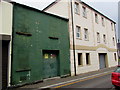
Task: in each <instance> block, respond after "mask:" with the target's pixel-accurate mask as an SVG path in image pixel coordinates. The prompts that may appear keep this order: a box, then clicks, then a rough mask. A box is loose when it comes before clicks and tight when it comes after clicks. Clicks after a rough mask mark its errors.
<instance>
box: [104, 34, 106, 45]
mask: <svg viewBox="0 0 120 90" xmlns="http://www.w3.org/2000/svg"><path fill="white" fill-rule="evenodd" d="M103 42H104V43H105V44H106V35H105V34H104V35H103Z"/></svg>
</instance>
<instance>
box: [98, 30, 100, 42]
mask: <svg viewBox="0 0 120 90" xmlns="http://www.w3.org/2000/svg"><path fill="white" fill-rule="evenodd" d="M97 42H98V43H100V33H99V32H97Z"/></svg>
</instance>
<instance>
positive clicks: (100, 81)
mask: <svg viewBox="0 0 120 90" xmlns="http://www.w3.org/2000/svg"><path fill="white" fill-rule="evenodd" d="M61 88H109V89H110V90H115V89H114V86H113V85H112V84H111V74H107V75H104V76H100V77H97V78H93V79H89V80H84V81H81V82H78V83H74V84H70V85H66V86H63V87H61Z"/></svg>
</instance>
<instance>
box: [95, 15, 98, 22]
mask: <svg viewBox="0 0 120 90" xmlns="http://www.w3.org/2000/svg"><path fill="white" fill-rule="evenodd" d="M95 22H96V23H98V15H97V14H95Z"/></svg>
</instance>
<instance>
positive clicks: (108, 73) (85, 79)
mask: <svg viewBox="0 0 120 90" xmlns="http://www.w3.org/2000/svg"><path fill="white" fill-rule="evenodd" d="M110 73H111V72H109V73H105V74H102V75H98V76H94V77H90V78H86V79H83V80H79V81H75V82H72V83H67V84H64V85H60V86H56V87H53V88H60V87H63V86H68V85H71V84H75V83H79V82H83V81H87V80H90V79H94V78H98V77H101V76H105V75H108V74H110Z"/></svg>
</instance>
